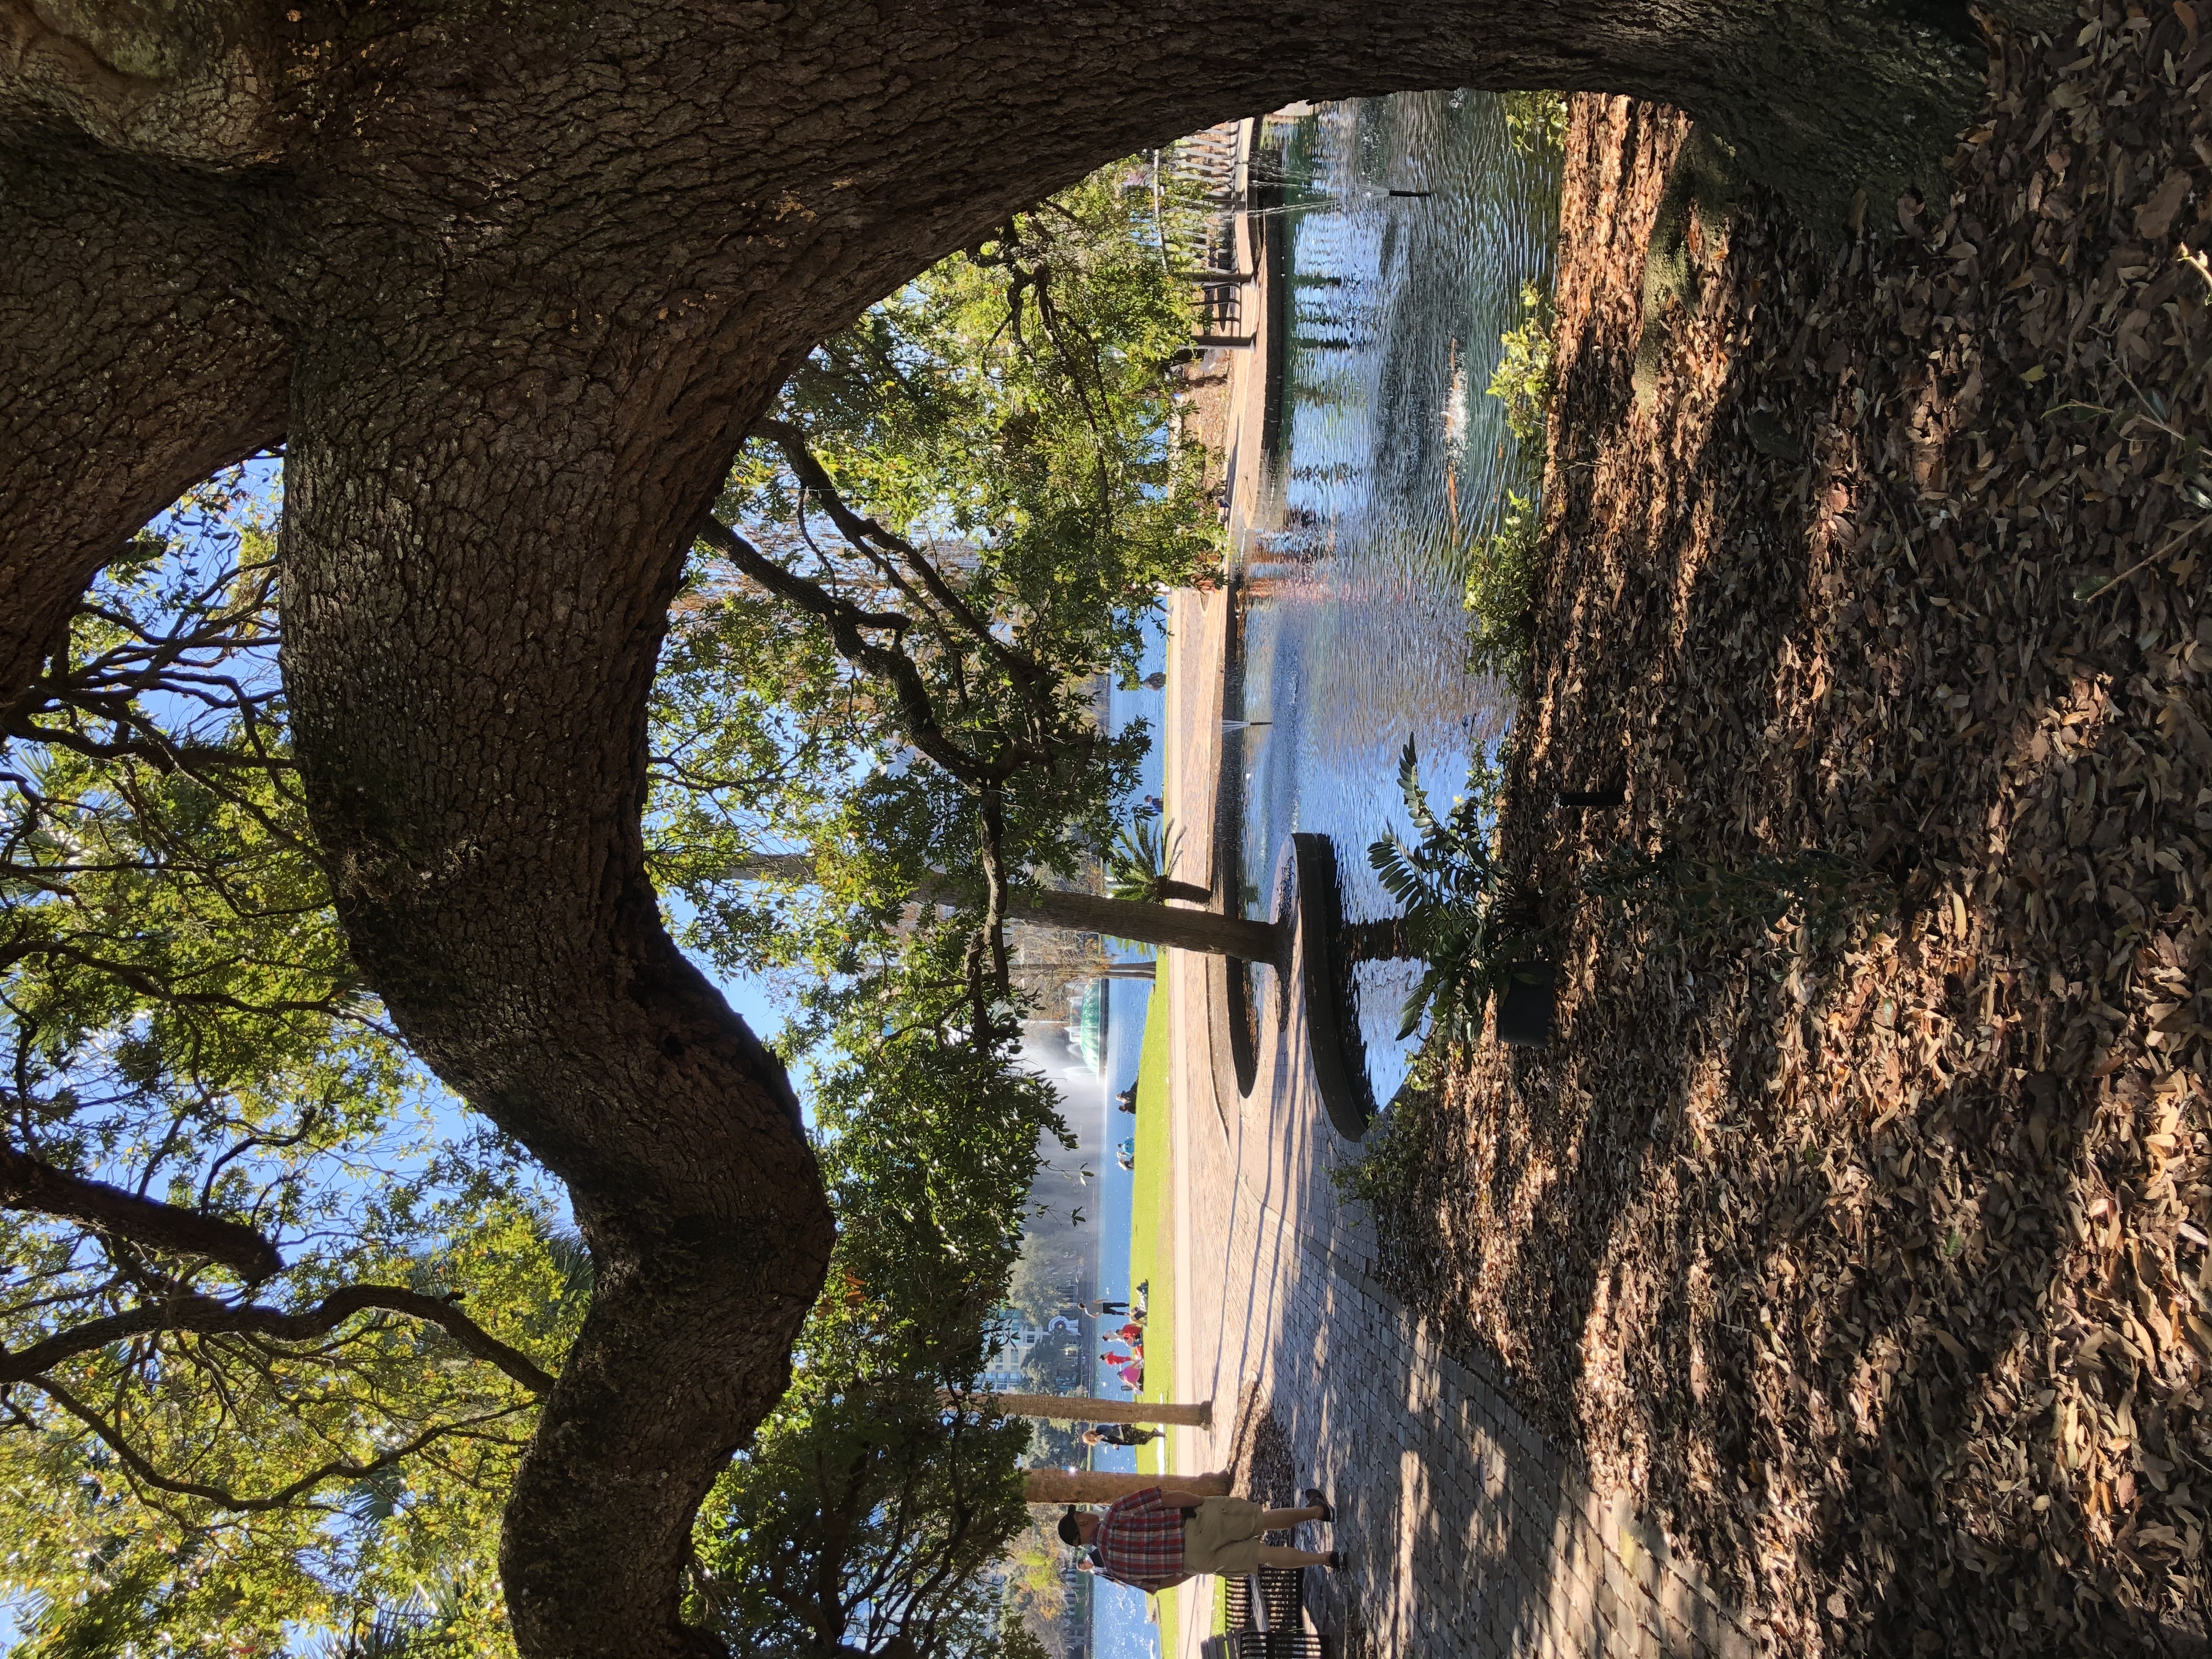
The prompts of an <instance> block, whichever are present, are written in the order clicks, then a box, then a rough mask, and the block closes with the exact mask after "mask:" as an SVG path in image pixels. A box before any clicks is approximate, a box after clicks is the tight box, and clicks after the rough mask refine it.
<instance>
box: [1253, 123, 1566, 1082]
mask: <svg viewBox="0 0 2212 1659" xmlns="http://www.w3.org/2000/svg"><path fill="white" fill-rule="evenodd" d="M1270 131H1271V133H1273V132H1279V133H1280V135H1281V137H1282V139H1283V143H1282V147H1281V150H1280V160H1279V172H1280V174H1281V177H1282V180H1283V199H1282V203H1281V205H1280V207H1279V209H1278V211H1279V212H1280V213H1281V214H1282V215H1283V217H1284V220H1285V225H1284V230H1285V246H1286V254H1287V259H1286V264H1287V267H1288V278H1289V284H1290V288H1289V304H1288V306H1287V307H1286V320H1287V322H1288V324H1289V343H1288V355H1287V360H1286V362H1285V370H1284V374H1283V377H1282V392H1281V397H1282V410H1281V416H1280V430H1281V433H1282V446H1281V452H1280V454H1279V456H1278V457H1277V458H1276V463H1275V466H1274V469H1273V475H1272V476H1271V477H1269V479H1268V480H1267V487H1266V488H1265V489H1264V490H1263V491H1262V500H1261V506H1260V507H1259V508H1258V509H1257V510H1256V511H1255V513H1253V515H1252V517H1251V519H1250V520H1249V522H1244V523H1238V524H1235V525H1232V526H1231V532H1232V534H1233V535H1234V536H1235V538H1236V542H1237V546H1238V548H1239V550H1240V555H1241V560H1242V574H1243V593H1244V596H1245V600H1246V605H1245V611H1244V617H1243V685H1242V691H1243V707H1242V709H1241V713H1242V715H1243V719H1244V720H1246V721H1247V722H1248V724H1247V725H1245V726H1243V728H1242V729H1239V730H1235V731H1232V732H1229V733H1228V734H1226V736H1225V765H1226V766H1229V767H1232V768H1235V769H1237V772H1238V773H1241V775H1242V781H1243V860H1244V872H1245V881H1246V884H1245V896H1246V904H1247V908H1248V910H1249V911H1250V912H1251V913H1253V914H1255V915H1256V914H1259V913H1260V912H1261V909H1262V908H1263V907H1264V906H1265V904H1266V903H1267V896H1266V895H1265V893H1264V892H1262V891H1261V888H1262V887H1263V886H1264V885H1265V883H1266V881H1267V874H1268V872H1272V871H1273V868H1274V863H1275V859H1276V857H1277V854H1278V853H1279V850H1280V848H1281V847H1282V845H1283V843H1284V841H1285V838H1286V837H1287V836H1289V835H1290V834H1291V831H1293V830H1318V831H1320V832H1322V833H1323V834H1325V835H1328V836H1330V837H1331V838H1332V839H1333V840H1334V842H1335V843H1336V848H1337V855H1338V862H1339V866H1340V870H1341V871H1342V872H1343V878H1344V887H1345V896H1346V908H1347V912H1348V914H1349V915H1351V916H1352V918H1353V919H1355V920H1358V919H1365V918H1370V917H1376V916H1383V915H1389V914H1391V913H1392V910H1393V908H1394V907H1393V906H1392V905H1391V904H1390V902H1389V899H1388V897H1387V896H1386V895H1385V894H1384V893H1383V889H1382V887H1381V884H1379V883H1378V882H1377V881H1376V878H1375V876H1374V872H1372V870H1370V868H1369V866H1368V863H1367V855H1366V849H1367V845H1368V843H1369V842H1371V841H1372V840H1374V839H1375V838H1376V836H1377V835H1379V834H1380V833H1381V832H1382V831H1383V829H1384V827H1385V825H1386V824H1395V825H1397V826H1398V827H1399V828H1400V829H1401V831H1403V830H1404V829H1406V827H1407V826H1406V820H1405V811H1404V808H1403V805H1402V804H1401V802H1400V800H1399V798H1398V792H1397V785H1396V776H1397V767H1398V757H1399V754H1400V751H1401V750H1402V749H1403V748H1404V745H1405V743H1406V739H1407V737H1408V736H1409V735H1410V736H1412V737H1413V738H1415V739H1416V740H1417V741H1418V743H1419V745H1420V751H1421V755H1422V757H1423V762H1422V775H1423V777H1424V779H1425V781H1427V782H1428V783H1429V785H1430V787H1431V793H1432V795H1440V796H1441V797H1442V798H1443V799H1449V798H1450V796H1451V794H1452V792H1453V790H1454V789H1455V787H1457V786H1458V785H1459V784H1461V783H1462V781H1464V779H1465V777H1466V775H1467V763H1468V757H1469V755H1470V753H1471V752H1472V750H1473V748H1474V745H1475V744H1481V743H1485V742H1487V741H1490V740H1492V739H1494V738H1497V737H1498V736H1499V735H1500V734H1501V733H1502V732H1504V727H1505V724H1506V721H1507V720H1508V719H1509V717H1510V709H1509V708H1508V705H1507V703H1506V702H1505V701H1504V698H1503V697H1502V696H1500V695H1499V693H1498V688H1496V687H1495V686H1494V685H1492V684H1490V683H1488V682H1486V681H1483V680H1480V679H1476V678H1471V677H1469V676H1468V673H1467V672H1466V660H1467V620H1466V614H1465V611H1463V609H1462V605H1461V595H1462V592H1463V591H1464V588H1465V578H1464V574H1463V571H1464V568H1465V558H1466V551H1467V548H1468V544H1469V542H1470V541H1471V540H1472V539H1473V538H1476V537H1479V536H1481V535H1484V534H1486V533H1488V532H1490V531H1492V530H1493V529H1494V528H1495V527H1496V526H1497V522H1498V516H1499V508H1500V505H1501V502H1502V499H1503V495H1504V490H1505V489H1506V488H1507V487H1508V486H1509V485H1511V486H1513V487H1515V488H1518V489H1522V491H1523V492H1524V493H1525V492H1527V490H1528V489H1529V483H1528V480H1527V479H1526V477H1524V476H1523V471H1522V463H1521V461H1520V459H1519V458H1518V457H1517V456H1516V453H1514V448H1513V444H1512V440H1511V439H1510V437H1509V435H1507V433H1506V431H1505V428H1504V420H1503V408H1504V406H1503V405H1502V404H1499V403H1498V400H1497V399H1495V398H1491V397H1489V396H1487V395H1486V387H1487V386H1488V385H1489V383H1490V376H1491V374H1492V370H1493V369H1494V368H1496V366H1497V360H1498V337H1499V335H1500V334H1502V333H1503V332H1504V331H1505V330H1507V329H1508V328H1510V327H1512V326H1513V325H1515V324H1516V323H1517V322H1518V321H1519V319H1520V292H1521V288H1522V283H1524V282H1528V281H1532V280H1533V281H1535V282H1537V283H1540V284H1543V285H1546V286H1548V285H1549V283H1550V281H1551V274H1552V270H1551V267H1552V255H1553V240H1554V237H1555V235H1556V232H1557V225H1558V204H1559V170H1558V165H1557V162H1556V161H1554V160H1552V159H1548V158H1547V159H1545V160H1542V161H1537V160H1533V159H1531V158H1530V157H1528V156H1527V155H1523V154H1522V152H1520V151H1518V150H1516V149H1514V147H1513V146H1512V144H1511V143H1510V142H1509V141H1508V138H1507V136H1506V131H1505V124H1504V118H1503V116H1502V113H1501V111H1500V107H1499V104H1498V100H1497V99H1496V98H1494V97H1492V96H1490V95H1489V94H1481V93H1471V92H1455V93H1422V94H1403V95H1401V96H1397V97H1393V98H1382V99H1361V100H1352V101H1350V102H1346V103H1340V104H1333V105H1327V106H1322V107H1321V108H1320V109H1319V110H1317V111H1316V112H1314V113H1312V114H1310V115H1308V116H1305V117H1304V118H1301V119H1299V120H1297V121H1295V122H1291V123H1278V124H1271V126H1270ZM1394 191H1395V192H1399V193H1397V194H1393V193H1392V192H1394ZM1417 974H1418V969H1417V968H1416V967H1415V966H1414V965H1413V964H1411V963H1370V964H1367V965H1365V966H1364V967H1362V968H1361V969H1360V970H1359V973H1358V981H1357V982H1358V1000H1359V1005H1360V1025H1361V1030H1362V1035H1363V1036H1364V1039H1365V1041H1366V1045H1367V1055H1368V1072H1369V1077H1370V1082H1371V1084H1372V1085H1373V1088H1374V1091H1375V1096H1376V1100H1377V1101H1387V1100H1389V1097H1390V1096H1391V1095H1392V1094H1393V1093H1394V1092H1395V1091H1396V1089H1397V1087H1398V1085H1399V1084H1400V1083H1401V1082H1402V1081H1403V1080H1404V1077H1405V1072H1406V1066H1407V1062H1408V1060H1410V1059H1411V1056H1412V1052H1413V1047H1414V1045H1413V1043H1411V1042H1406V1043H1401V1042H1398V1041H1397V1039H1396V1032H1397V1028H1398V1014H1399V1009H1400V1007H1401V1005H1402V1003H1403V1001H1404V1000H1405V997H1406V994H1407V992H1409V991H1410V990H1411V989H1412V987H1413V980H1414V978H1415V977H1416V976H1417Z"/></svg>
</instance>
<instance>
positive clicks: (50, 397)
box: [0, 128, 285, 714]
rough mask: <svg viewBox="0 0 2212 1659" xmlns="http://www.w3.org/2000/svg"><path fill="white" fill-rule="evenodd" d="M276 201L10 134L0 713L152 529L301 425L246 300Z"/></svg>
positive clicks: (265, 330) (0, 491) (4, 240)
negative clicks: (287, 407) (97, 582)
mask: <svg viewBox="0 0 2212 1659" xmlns="http://www.w3.org/2000/svg"><path fill="white" fill-rule="evenodd" d="M0 131H4V128H0ZM263 194H264V192H263V191H261V190H260V189H259V188H258V186H257V185H253V184H251V183H242V182H234V181H223V180H216V179H207V178H205V177H204V176H201V175H199V174H197V173H195V172H193V171H192V170H191V169H188V168H184V167H176V166H173V165H166V164H162V163H158V162H154V161H146V160H144V159H143V158H137V157H129V156H118V155H112V154H108V153H106V152H103V151H100V150H98V149H94V147H93V146H91V145H90V144H88V143H86V142H85V141H84V140H82V139H81V138H71V137H65V136H61V135H52V134H31V135H22V136H21V137H19V138H18V139H17V142H15V143H13V144H0V341H3V342H5V343H6V344H5V346H4V348H0V349H4V351H5V354H6V355H5V356H4V358H0V362H4V363H5V366H6V380H5V382H4V385H5V395H4V396H0V595H5V596H6V598H5V599H4V601H0V714H7V713H9V712H12V709H13V706H14V705H15V702H16V701H17V700H18V699H19V698H20V697H21V696H22V695H23V692H24V690H25V688H26V687H27V686H28V685H29V684H30V683H31V681H32V680H33V678H35V677H36V676H37V674H38V671H39V669H40V665H42V664H44V663H45V661H46V659H47V658H48V657H50V656H51V655H52V654H53V653H54V651H55V649H56V648H57V647H59V646H60V645H61V644H62V643H63V642H64V640H65V639H66V638H67V635H68V629H69V619H70V611H72V610H73V609H74V608H75V606H76V602H77V600H78V599H79V598H80V597H81V596H82V594H83V592H84V590H85V587H86V586H87V585H88V583H89V582H90V581H91V580H92V579H93V576H94V574H95V573H96V572H98V570H99V569H100V567H101V566H102V565H104V564H106V562H108V561H109V560H110V559H112V558H113V557H114V556H116V555H117V554H118V553H119V552H120V551H121V550H123V547H124V545H125V543H127V542H128V541H129V540H130V538H131V536H132V535H133V534H134V533H136V532H137V530H138V529H139V527H140V526H143V524H145V522H146V521H147V520H149V519H150V518H152V517H153V516H154V515H155V513H158V512H160V511H161V509H162V508H163V507H167V506H168V504H169V503H170V502H172V501H175V500H176V499H177V497H178V496H179V495H182V494H183V493H184V492H185V489H189V488H190V487H191V485H193V484H195V483H198V482H199V481H200V480H201V479H203V478H204V477H207V476H208V475H209V474H210V473H211V472H213V471H216V469H217V468H219V467H222V466H227V465H229V464H230V463H231V462H233V461H236V460H240V459H243V458H244V457H246V456H247V455H250V454H252V453H253V452H254V451H256V450H258V449H263V448H266V447H269V446H270V445H271V444H274V443H275V442H276V441H277V440H278V439H279V438H281V437H282V436H283V433H284V375H285V349H284V343H283V339H282V338H281V337H279V335H278V334H277V332H276V330H275V328H274V327H272V326H271V325H270V321H269V319H268V318H267V317H266V316H265V315H264V314H263V313H261V312H260V311H259V310H258V307H255V306H254V305H252V303H251V302H250V301H246V299H245V298H243V297H242V295H241V292H240V289H241V285H242V278H243V275H244V263H245V262H244V259H243V258H242V255H243V252H244V242H245V236H244V228H245V225H246V222H248V221H249V220H250V219H251V217H252V212H253V208H254V204H255V201H256V199H257V198H258V197H260V196H262V195H263Z"/></svg>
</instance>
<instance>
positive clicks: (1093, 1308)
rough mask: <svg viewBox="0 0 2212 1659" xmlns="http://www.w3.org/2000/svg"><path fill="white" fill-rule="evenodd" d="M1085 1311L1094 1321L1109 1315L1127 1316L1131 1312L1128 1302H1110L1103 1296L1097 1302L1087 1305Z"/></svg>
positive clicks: (1084, 1305)
mask: <svg viewBox="0 0 2212 1659" xmlns="http://www.w3.org/2000/svg"><path fill="white" fill-rule="evenodd" d="M1083 1311H1084V1312H1085V1313H1087V1314H1089V1315H1090V1316H1091V1317H1092V1318H1093V1319H1103V1318H1104V1317H1105V1316H1107V1315H1108V1314H1127V1312H1128V1311H1129V1304H1127V1303H1126V1302H1109V1301H1108V1300H1107V1299H1106V1298H1105V1297H1103V1296H1102V1297H1099V1298H1098V1299H1097V1301H1096V1302H1086V1303H1085V1304H1083Z"/></svg>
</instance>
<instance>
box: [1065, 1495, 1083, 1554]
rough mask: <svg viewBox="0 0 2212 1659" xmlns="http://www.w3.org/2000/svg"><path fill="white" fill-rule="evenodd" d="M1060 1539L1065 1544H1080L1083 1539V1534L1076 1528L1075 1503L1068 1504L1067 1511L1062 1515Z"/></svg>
mask: <svg viewBox="0 0 2212 1659" xmlns="http://www.w3.org/2000/svg"><path fill="white" fill-rule="evenodd" d="M1082 1541H1083V1534H1081V1533H1079V1532H1078V1531H1077V1530H1076V1529H1075V1505H1074V1504H1069V1505H1068V1506H1067V1513H1066V1515H1063V1516H1060V1542H1061V1543H1063V1544H1080V1543H1081V1542H1082Z"/></svg>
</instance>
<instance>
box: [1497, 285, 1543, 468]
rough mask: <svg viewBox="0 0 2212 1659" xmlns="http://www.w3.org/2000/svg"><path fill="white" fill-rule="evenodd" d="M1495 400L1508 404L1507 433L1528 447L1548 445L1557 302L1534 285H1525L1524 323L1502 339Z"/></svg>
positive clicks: (1522, 304)
mask: <svg viewBox="0 0 2212 1659" xmlns="http://www.w3.org/2000/svg"><path fill="white" fill-rule="evenodd" d="M1498 346H1499V348H1500V349H1499V352H1498V368H1497V369H1496V370H1495V371H1494V372H1493V373H1492V374H1491V377H1490V395H1491V396H1492V397H1493V398H1497V399H1498V401H1499V402H1501V403H1503V404H1504V405H1505V429H1506V430H1507V431H1509V432H1510V433H1511V434H1512V435H1514V437H1515V438H1516V439H1517V440H1518V441H1520V442H1522V443H1523V444H1530V445H1533V444H1537V443H1541V442H1542V441H1543V437H1544V422H1545V419H1546V417H1547V416H1548V415H1549V414H1550V413H1551V410H1552V301H1551V297H1550V296H1549V295H1547V294H1546V293H1545V292H1544V290H1543V289H1540V288H1538V287H1537V286H1536V284H1535V283H1522V284H1521V321H1520V324H1519V325H1518V326H1516V327H1514V328H1509V329H1507V330H1506V331H1505V332H1504V333H1503V334H1502V335H1500V336H1498Z"/></svg>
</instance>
